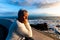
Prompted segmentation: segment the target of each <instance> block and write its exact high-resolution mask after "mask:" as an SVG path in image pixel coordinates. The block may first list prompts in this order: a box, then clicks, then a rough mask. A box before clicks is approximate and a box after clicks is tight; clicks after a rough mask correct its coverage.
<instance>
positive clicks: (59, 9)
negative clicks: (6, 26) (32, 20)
mask: <svg viewBox="0 0 60 40" xmlns="http://www.w3.org/2000/svg"><path fill="white" fill-rule="evenodd" d="M19 9H26V10H28V12H29V14H32V15H34V14H35V15H42V16H60V0H38V1H37V0H0V16H7V15H5V14H8V13H9V12H11V13H10V14H8V16H11V15H12V16H13V15H14V16H16V15H17V13H16V12H18V10H19ZM43 14H46V15H43Z"/></svg>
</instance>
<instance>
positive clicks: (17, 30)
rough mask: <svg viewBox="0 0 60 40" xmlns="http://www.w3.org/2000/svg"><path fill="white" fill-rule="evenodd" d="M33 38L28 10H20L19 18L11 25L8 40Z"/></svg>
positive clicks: (29, 39) (30, 39)
mask: <svg viewBox="0 0 60 40" xmlns="http://www.w3.org/2000/svg"><path fill="white" fill-rule="evenodd" d="M22 39H24V40H33V39H32V29H31V26H30V24H29V22H28V12H27V11H26V10H19V12H18V19H17V20H16V21H15V22H14V23H13V24H12V25H11V27H10V29H9V33H8V36H7V38H6V40H22Z"/></svg>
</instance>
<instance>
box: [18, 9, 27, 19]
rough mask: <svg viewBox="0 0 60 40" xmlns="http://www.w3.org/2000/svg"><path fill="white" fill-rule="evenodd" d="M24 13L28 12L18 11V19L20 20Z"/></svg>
mask: <svg viewBox="0 0 60 40" xmlns="http://www.w3.org/2000/svg"><path fill="white" fill-rule="evenodd" d="M24 12H27V10H22V9H20V10H19V11H18V18H19V17H20V16H22V15H24Z"/></svg>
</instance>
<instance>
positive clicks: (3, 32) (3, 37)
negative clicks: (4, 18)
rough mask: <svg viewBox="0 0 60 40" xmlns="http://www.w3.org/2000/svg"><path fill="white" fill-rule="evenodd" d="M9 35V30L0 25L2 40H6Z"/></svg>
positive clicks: (0, 37)
mask: <svg viewBox="0 0 60 40" xmlns="http://www.w3.org/2000/svg"><path fill="white" fill-rule="evenodd" d="M7 34H8V29H7V28H5V27H4V26H3V25H1V24H0V40H5V39H6V37H7Z"/></svg>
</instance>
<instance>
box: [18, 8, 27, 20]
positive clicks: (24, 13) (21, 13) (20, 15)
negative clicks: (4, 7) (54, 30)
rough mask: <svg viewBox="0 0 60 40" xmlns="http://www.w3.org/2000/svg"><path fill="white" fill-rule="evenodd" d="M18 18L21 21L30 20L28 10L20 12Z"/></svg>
mask: <svg viewBox="0 0 60 40" xmlns="http://www.w3.org/2000/svg"><path fill="white" fill-rule="evenodd" d="M18 18H19V19H21V20H24V19H28V12H27V10H22V9H21V10H19V12H18Z"/></svg>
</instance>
